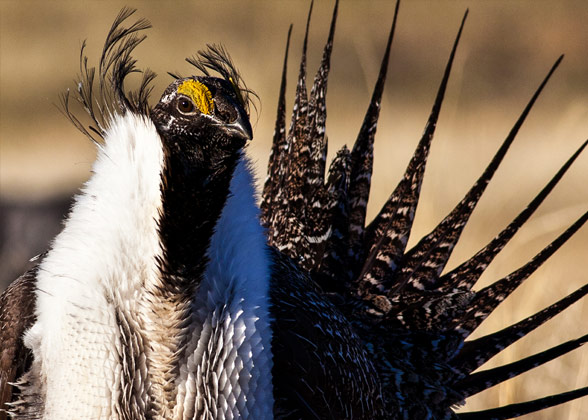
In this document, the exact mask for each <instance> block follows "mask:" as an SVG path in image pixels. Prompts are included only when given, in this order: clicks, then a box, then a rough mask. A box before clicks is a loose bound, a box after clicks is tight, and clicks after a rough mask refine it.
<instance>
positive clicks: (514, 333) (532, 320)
mask: <svg viewBox="0 0 588 420" xmlns="http://www.w3.org/2000/svg"><path fill="white" fill-rule="evenodd" d="M587 294H588V285H585V286H583V287H581V288H579V289H578V290H576V291H575V292H573V293H570V294H569V295H568V296H566V297H565V298H563V299H561V300H559V301H557V302H556V303H554V304H553V305H550V306H548V307H547V308H545V309H543V310H541V311H539V312H537V313H536V314H534V315H531V316H529V317H527V318H525V319H523V320H522V321H519V322H517V323H516V324H513V325H511V326H510V327H507V328H504V329H502V330H500V331H497V332H495V333H492V334H488V335H486V336H484V337H480V338H477V339H475V340H472V341H466V342H465V343H464V346H463V348H462V349H461V351H460V353H459V355H458V356H457V357H455V359H454V360H453V363H454V365H455V366H459V368H460V369H461V370H462V371H464V372H472V371H474V370H475V369H477V368H479V367H480V366H482V365H483V364H484V363H486V362H487V361H488V360H490V359H491V358H492V357H494V356H495V355H496V354H498V353H500V352H501V351H502V350H504V349H505V348H507V347H508V346H510V345H511V344H513V343H514V342H516V341H518V340H519V339H521V338H523V337H524V336H525V335H527V334H528V333H530V332H531V331H533V330H534V329H535V328H537V327H539V326H540V325H543V324H544V323H545V322H547V321H549V320H550V319H551V318H553V317H554V316H556V315H557V314H559V313H560V312H562V311H564V310H565V309H566V308H568V307H569V306H570V305H572V304H574V303H575V302H577V301H578V300H580V299H581V298H583V297H584V296H586V295H587Z"/></svg>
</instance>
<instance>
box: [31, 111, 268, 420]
mask: <svg viewBox="0 0 588 420" xmlns="http://www.w3.org/2000/svg"><path fill="white" fill-rule="evenodd" d="M163 159H164V158H163V149H162V144H161V139H160V137H159V135H158V133H157V131H156V129H155V127H154V126H153V124H152V122H151V121H150V120H149V119H147V118H144V117H141V116H136V115H133V114H132V113H127V115H126V116H124V117H120V116H117V117H114V119H113V121H112V123H111V126H110V128H109V129H108V132H107V135H106V136H105V143H104V145H102V146H100V147H99V150H98V157H97V160H96V163H95V164H94V167H93V172H94V174H93V176H92V177H91V179H90V180H89V181H88V182H87V183H86V185H85V187H84V189H83V190H82V192H81V194H80V195H79V196H78V197H77V198H76V201H75V204H74V206H73V209H72V212H71V214H70V215H69V217H68V219H67V221H66V224H65V228H64V230H63V231H62V232H61V234H60V235H58V236H57V237H56V239H55V241H54V243H53V246H52V249H51V250H50V251H49V253H48V254H47V255H46V256H45V258H44V260H43V262H42V264H41V266H40V270H39V275H38V286H39V290H38V291H37V311H36V315H37V321H36V323H35V324H34V325H33V327H32V328H31V329H30V330H29V331H28V333H27V335H26V345H27V346H28V347H29V348H31V349H32V351H33V353H34V356H35V361H34V363H35V365H36V366H37V367H38V371H39V372H41V377H42V380H41V382H42V383H45V384H46V389H45V390H43V391H44V392H46V404H45V408H44V410H45V412H44V415H43V418H44V419H57V418H59V419H62V418H77V419H103V418H109V419H110V418H118V417H119V410H120V407H118V406H117V404H118V402H119V397H120V395H121V392H124V389H125V387H128V386H134V387H135V385H132V384H127V383H125V381H128V380H129V378H128V377H125V372H124V369H125V368H124V366H123V365H124V362H123V359H124V357H125V354H124V353H125V351H126V352H128V349H125V348H124V345H123V343H121V330H120V326H119V323H120V320H119V319H117V317H120V316H121V314H122V316H123V317H124V318H125V322H126V323H130V324H132V325H134V326H135V327H136V328H139V329H140V331H141V333H140V336H141V337H140V340H141V341H144V344H145V347H144V348H143V349H142V350H141V351H144V354H142V355H141V356H140V357H139V358H138V359H137V360H140V361H141V363H146V364H147V365H148V366H151V368H150V369H149V371H148V373H147V370H148V369H147V366H136V367H135V369H136V370H135V380H137V379H140V380H141V381H142V384H141V385H142V386H139V387H135V389H136V390H135V392H136V394H135V398H136V401H135V404H137V405H138V406H146V405H148V401H149V398H150V397H149V396H148V391H147V390H148V389H152V392H155V394H154V398H156V399H157V398H160V397H161V398H163V397H162V396H161V395H159V394H157V392H158V389H159V388H158V386H159V385H161V384H163V385H164V384H165V380H161V378H160V377H159V376H161V374H162V371H160V370H161V369H162V368H165V364H166V363H177V364H178V366H179V367H180V369H179V374H178V376H177V378H176V381H175V386H176V389H177V394H176V405H175V407H174V410H173V418H175V419H188V418H193V416H194V414H195V413H203V412H207V413H208V414H207V415H210V413H217V414H216V415H215V417H214V418H216V419H225V418H243V419H245V418H251V419H261V420H263V419H266V418H271V417H272V413H273V404H274V400H273V393H272V376H271V370H272V353H271V328H270V317H269V276H270V274H269V273H270V262H269V256H268V254H267V252H268V250H267V246H266V241H265V234H264V231H263V229H262V227H261V225H260V222H259V208H258V206H257V204H256V195H255V188H254V181H253V176H252V170H251V167H250V164H249V161H248V160H247V158H246V157H245V156H244V155H243V156H241V158H240V160H239V163H238V165H237V167H236V170H235V176H234V177H233V179H232V181H231V185H230V195H229V197H228V199H227V202H226V205H225V207H224V209H223V212H222V214H221V216H220V218H219V220H218V222H217V225H216V227H215V233H214V235H213V237H212V238H211V244H210V248H209V251H208V257H209V258H210V261H211V263H210V264H209V265H208V267H207V269H206V272H205V275H204V279H203V281H202V284H201V285H200V287H199V289H198V291H197V294H196V296H195V300H194V304H193V307H194V308H196V312H195V314H194V315H193V317H192V320H191V321H192V322H191V326H190V329H191V330H192V332H191V335H190V338H191V339H190V341H189V343H188V345H187V346H186V350H185V352H184V357H179V358H178V359H175V357H172V356H169V355H167V354H166V352H162V351H159V352H158V351H157V349H158V348H159V349H160V350H163V349H164V347H165V344H166V343H165V342H159V341H161V340H163V339H165V334H167V335H169V337H168V339H169V340H171V341H173V340H174V339H176V335H177V334H175V333H176V332H175V331H173V330H169V331H167V330H166V331H165V332H164V331H160V330H161V328H160V327H161V325H160V324H159V323H158V322H157V320H156V319H155V318H154V317H158V316H159V314H158V313H157V309H158V308H155V307H153V305H154V304H156V302H153V301H152V300H151V298H152V296H151V295H150V293H149V291H152V290H153V289H155V288H157V285H158V284H159V283H160V281H161V279H160V272H159V268H158V265H157V258H160V257H161V255H162V250H161V245H160V238H159V236H158V221H159V218H160V214H161V206H162V201H161V192H160V185H161V171H162V168H163ZM117 311H118V312H117ZM170 321H173V320H170ZM158 340H159V341H158ZM162 357H163V359H162ZM161 363H163V364H161ZM137 375H138V376H139V378H137ZM43 378H49V380H47V381H46V380H44V379H43ZM163 385H162V386H163ZM211 405H215V407H213V406H211ZM163 409H164V408H163ZM171 415H172V413H167V414H165V415H164V416H165V417H166V418H167V417H168V416H171Z"/></svg>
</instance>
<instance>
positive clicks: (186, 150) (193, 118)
mask: <svg viewBox="0 0 588 420" xmlns="http://www.w3.org/2000/svg"><path fill="white" fill-rule="evenodd" d="M186 84H187V85H189V86H196V87H200V88H201V89H202V92H205V93H206V94H208V93H210V97H209V98H208V99H209V100H210V103H209V104H212V107H211V108H209V109H208V108H205V107H204V105H202V104H200V105H198V104H197V103H195V102H197V101H195V100H193V99H198V97H197V95H193V96H195V97H190V95H189V94H187V93H184V91H183V90H182V86H185V85H186ZM203 96H205V95H204V94H203ZM199 106H200V107H202V108H200V107H199ZM151 119H152V120H153V122H154V124H155V127H156V128H157V131H158V132H159V134H160V136H161V139H162V143H163V148H164V156H165V162H164V168H163V171H162V194H163V196H162V198H163V204H162V207H163V212H164V213H163V214H162V219H161V223H160V235H161V237H162V241H163V245H164V249H166V258H165V265H166V266H165V267H164V270H163V271H164V272H168V273H173V276H170V282H171V283H173V282H174V281H188V282H191V281H196V280H198V279H199V277H200V275H201V274H202V269H203V267H204V263H203V261H204V258H205V250H206V248H207V247H208V241H209V239H210V237H211V235H212V229H213V227H214V225H215V223H216V220H217V219H218V217H219V216H220V212H221V209H222V206H223V205H224V202H225V200H226V197H227V195H228V191H229V182H230V180H231V177H232V175H233V171H234V168H235V165H236V162H237V160H238V158H239V156H240V152H241V149H242V148H243V146H244V145H245V143H246V141H247V139H248V138H251V125H250V124H249V120H248V118H247V114H246V111H245V110H244V108H243V107H242V106H241V103H240V101H239V98H238V96H237V94H236V93H235V91H234V89H233V87H232V85H231V84H230V83H229V82H227V81H225V80H223V79H219V78H215V77H190V78H184V79H179V80H176V81H174V82H173V83H172V84H171V85H170V86H169V87H168V88H167V89H166V90H165V92H164V93H163V95H162V98H161V100H160V101H159V103H158V104H157V105H156V106H155V107H154V108H153V110H152V112H151ZM199 255H202V258H197V257H196V256H199ZM195 261H196V262H199V263H198V264H195V263H194V262H195Z"/></svg>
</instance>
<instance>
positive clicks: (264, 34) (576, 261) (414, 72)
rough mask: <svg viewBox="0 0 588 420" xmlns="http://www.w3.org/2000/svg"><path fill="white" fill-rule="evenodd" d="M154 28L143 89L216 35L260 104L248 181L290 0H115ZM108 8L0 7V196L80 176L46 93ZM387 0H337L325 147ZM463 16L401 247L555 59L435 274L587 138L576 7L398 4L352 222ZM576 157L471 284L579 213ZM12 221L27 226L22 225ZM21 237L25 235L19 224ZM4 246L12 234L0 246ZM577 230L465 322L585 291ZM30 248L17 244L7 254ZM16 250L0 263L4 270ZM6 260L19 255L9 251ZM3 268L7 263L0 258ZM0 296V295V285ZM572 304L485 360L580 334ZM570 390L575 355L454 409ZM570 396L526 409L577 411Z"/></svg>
mask: <svg viewBox="0 0 588 420" xmlns="http://www.w3.org/2000/svg"><path fill="white" fill-rule="evenodd" d="M125 4H126V5H129V6H132V7H137V8H139V14H138V16H141V17H146V18H147V19H149V20H150V21H151V22H152V23H153V26H154V28H153V29H152V30H150V31H149V38H148V39H147V40H146V41H145V43H144V44H143V45H142V46H140V47H139V48H138V50H137V51H136V54H135V55H136V58H138V59H139V66H149V67H150V68H151V69H153V70H154V71H155V72H157V73H158V74H159V75H160V76H159V77H158V79H157V81H156V88H155V90H154V98H153V99H154V100H156V99H157V97H158V96H159V94H160V93H161V91H162V90H163V89H164V88H165V86H166V85H167V84H168V83H169V82H170V80H171V79H170V78H169V77H168V76H167V75H166V72H167V71H172V72H175V71H177V72H180V73H182V74H188V73H190V72H191V69H190V67H189V65H188V64H186V63H184V62H183V59H184V58H185V57H186V56H188V55H191V54H193V53H194V52H196V51H197V50H198V49H201V48H203V47H204V45H205V44H206V43H207V42H208V43H211V42H215V43H223V44H224V45H225V46H226V47H227V48H228V49H229V51H230V52H231V54H232V56H233V59H234V61H235V62H236V63H237V64H238V67H239V69H240V71H241V73H242V74H243V77H244V78H245V80H246V81H247V83H248V85H249V86H250V87H251V88H253V89H254V90H255V91H256V92H257V93H258V94H259V96H260V98H261V109H260V112H259V115H258V117H256V116H253V121H252V122H253V123H254V130H255V140H254V142H253V143H252V145H251V148H250V151H251V153H252V154H253V156H254V157H255V159H256V160H257V161H258V162H259V168H260V169H259V172H260V175H262V176H263V175H264V168H265V165H266V162H267V155H268V152H269V139H270V138H271V132H272V129H273V119H274V117H275V106H276V99H277V91H278V87H279V77H280V68H281V65H282V57H283V47H284V43H285V36H286V31H287V27H288V25H289V24H290V23H293V24H294V32H293V50H292V54H291V60H290V66H289V67H290V79H289V80H290V84H289V92H290V96H289V98H290V100H289V103H291V102H292V100H291V98H292V94H293V86H294V80H295V79H294V78H295V74H296V71H297V65H298V63H297V60H298V58H299V51H300V45H301V40H302V36H303V30H304V23H305V15H306V12H307V9H308V1H283V2H277V1H276V2H274V1H271V2H270V1H215V2H212V1H210V2H204V1H190V2H166V1H159V2H155V1H152V2H146V1H143V2H142V1H127V2H125ZM121 6H122V3H119V2H112V1H101V2H98V1H95V2H74V1H52V2H44V1H19V0H0V19H1V20H0V76H1V78H0V200H1V201H2V202H3V203H14V202H17V203H22V202H25V203H30V202H32V203H35V202H37V201H39V200H47V199H51V198H52V197H55V196H56V195H57V196H59V195H64V194H65V195H68V194H71V192H72V191H73V190H74V189H75V188H77V187H78V186H79V185H80V184H81V183H82V182H83V181H84V180H85V179H87V177H88V176H89V169H90V165H91V162H92V160H93V157H94V150H93V146H92V144H91V143H90V142H89V141H87V140H86V139H85V138H84V137H83V136H81V134H80V133H78V132H77V131H76V130H75V129H74V128H73V127H72V126H71V125H70V124H69V122H68V121H67V120H66V119H65V118H64V117H63V116H62V115H61V114H60V112H59V110H58V109H57V108H56V106H55V104H58V102H59V100H58V95H59V94H60V93H61V92H63V91H64V90H65V89H66V88H68V87H73V86H74V84H73V79H74V78H75V76H76V74H77V72H78V52H79V48H80V45H81V42H82V40H83V39H85V38H87V39H88V42H89V48H88V53H89V56H90V57H91V58H96V59H97V57H98V55H99V52H100V49H101V47H102V42H103V40H104V38H105V35H106V33H107V31H108V28H109V26H110V24H111V22H112V20H113V19H114V16H115V15H116V13H117V12H118V10H119V9H120V7H121ZM393 6H394V5H393V3H392V2H391V1H390V2H389V1H357V2H351V1H343V2H342V4H341V8H340V14H339V22H338V25H337V35H336V40H335V48H334V52H333V63H332V64H333V66H332V67H333V70H332V75H331V78H330V83H329V95H328V110H329V120H328V125H327V134H328V136H329V139H330V145H329V146H330V155H332V153H333V152H334V151H335V150H336V149H337V148H339V147H340V146H341V145H342V144H344V143H347V144H350V143H352V141H353V139H354V136H355V134H356V133H357V130H358V128H359V125H360V124H361V120H362V118H363V112H364V110H365V108H366V106H367V102H368V100H369V97H370V94H371V89H372V86H373V83H374V80H375V77H376V74H377V70H378V66H379V62H380V56H381V54H382V50H383V47H384V43H385V40H386V37H387V31H388V28H389V25H390V23H391V19H392V14H393ZM331 7H332V2H324V1H319V2H317V4H315V13H314V17H313V22H312V26H311V34H310V35H311V38H310V39H311V44H310V51H309V54H310V56H309V69H310V70H311V72H312V71H314V69H316V67H317V65H318V61H319V60H320V56H321V50H322V45H323V42H324V40H325V38H326V33H327V30H328V22H329V18H330V13H331ZM467 7H469V8H470V17H469V20H468V23H467V24H466V29H465V32H464V35H463V38H462V43H461V46H460V49H459V52H458V55H457V58H456V63H455V66H454V71H453V75H452V79H451V82H450V84H449V90H448V94H447V96H446V102H445V104H444V108H443V111H442V113H441V118H440V122H439V125H438V130H437V134H436V137H435V141H434V143H433V146H432V150H431V157H430V163H429V166H428V169H427V174H426V179H425V182H424V185H423V190H422V198H421V206H420V207H419V209H418V212H417V218H416V223H415V228H414V234H413V237H412V238H411V243H414V242H415V240H416V239H418V238H419V237H420V236H422V235H423V234H425V233H427V232H428V231H429V230H430V229H432V227H433V226H434V225H435V224H436V223H437V222H438V221H439V220H440V219H441V218H442V217H443V216H444V215H445V214H446V213H447V212H448V211H450V210H451V208H452V207H453V206H454V205H455V203H456V202H457V201H458V200H459V199H460V198H461V197H462V195H463V194H464V193H465V191H466V190H467V188H468V187H469V186H470V185H471V183H472V182H473V181H474V180H475V178H476V177H477V176H478V175H479V173H480V172H481V171H482V170H483V168H484V167H485V165H486V164H487V162H488V161H489V159H490V157H491V154H492V153H493V152H494V151H495V150H496V148H497V147H498V146H499V144H500V141H501V140H502V139H503V138H504V137H505V135H506V134H507V133H508V131H509V130H510V127H511V125H512V123H513V122H514V120H515V119H516V117H517V115H518V113H519V112H520V110H522V108H523V107H524V105H525V104H526V102H527V100H528V98H529V97H530V96H531V94H532V92H533V90H534V89H535V87H536V86H537V85H538V83H539V82H540V80H541V79H542V77H543V76H544V74H545V73H546V72H547V70H548V69H549V67H550V66H551V64H552V63H553V62H554V61H555V59H556V58H557V56H558V55H559V54H561V53H565V54H566V58H565V59H564V62H563V64H562V66H561V67H560V69H559V70H558V71H557V73H556V74H555V75H554V77H553V79H552V81H551V82H550V83H549V85H548V86H547V88H546V90H545V92H544V94H543V95H542V97H541V98H540V100H539V101H538V103H537V105H536V107H535V109H534V110H533V112H532V113H531V116H530V117H529V119H528V122H527V123H526V124H525V126H524V127H523V129H522V131H521V133H520V135H519V138H518V139H517V141H516V142H515V144H514V145H513V146H512V148H511V151H510V154H509V155H508V156H507V158H506V159H505V161H504V163H503V166H502V167H501V168H500V170H499V172H498V173H497V175H496V177H495V179H494V181H493V182H492V184H491V185H490V187H489V188H488V191H487V194H486V196H485V197H484V198H483V199H482V200H481V202H480V205H479V207H478V209H477V210H476V212H475V213H474V215H473V217H472V219H471V222H470V224H469V225H468V227H467V228H466V230H465V232H464V235H463V239H462V242H461V243H460V245H459V246H458V247H457V248H456V250H455V253H454V256H453V258H452V260H451V261H450V268H451V267H453V266H455V265H456V264H458V263H459V262H461V261H462V260H463V259H465V258H466V257H468V256H469V255H471V254H472V253H473V252H475V251H476V250H477V249H479V248H480V247H481V246H482V245H484V244H485V243H486V242H487V241H488V240H490V239H491V238H492V237H493V236H494V235H495V234H496V233H497V232H499V230H500V229H501V228H502V227H504V226H505V224H506V223H507V222H508V221H510V220H511V219H512V218H513V217H514V216H516V214H517V213H518V212H519V211H520V210H521V209H522V208H523V207H524V206H525V205H526V203H527V202H528V201H529V200H530V199H531V198H532V197H533V196H534V194H535V193H536V192H537V191H538V190H539V189H540V188H541V187H542V186H543V185H544V184H545V183H546V182H547V181H548V179H549V178H550V176H551V175H552V174H553V173H554V172H555V171H556V170H557V169H558V168H559V166H560V165H561V164H562V163H563V161H564V160H565V159H566V158H567V157H568V156H569V155H570V154H571V153H573V151H574V150H575V149H576V148H577V147H578V146H579V145H580V144H581V142H582V141H583V140H584V139H586V138H587V137H588V2H585V1H582V0H579V1H558V2H552V1H532V0H529V1H429V2H425V1H405V2H404V4H403V5H402V7H401V12H400V17H399V23H398V27H397V33H396V39H395V41H394V45H393V47H392V58H391V65H390V70H389V73H390V76H389V78H388V83H387V90H386V93H385V96H384V99H383V110H382V117H381V118H382V122H381V123H380V126H379V130H378V136H377V142H376V163H375V176H374V181H373V182H374V188H373V190H372V198H371V200H372V201H371V205H370V215H372V216H373V215H374V214H375V212H376V211H377V210H378V209H379V207H380V206H381V205H382V203H383V202H384V200H385V198H386V196H387V194H388V193H389V192H390V191H391V190H392V188H393V187H394V186H395V185H396V182H397V181H398V179H399V177H400V176H401V174H402V171H403V170H404V168H405V165H406V163H407V162H408V159H409V158H410V156H411V154H412V151H413V149H414V147H415V145H416V142H417V141H418V139H419V136H420V134H421V132H422V129H423V127H424V123H425V120H426V117H427V114H428V112H429V110H430V107H431V105H432V101H433V98H434V95H435V91H436V89H437V84H438V82H439V80H440V79H441V72H442V69H443V66H444V65H445V62H446V58H447V56H448V53H449V49H450V46H451V43H452V41H453V38H454V36H455V33H456V31H457V28H458V25H459V21H460V19H461V16H462V14H463V12H464V10H465V9H466V8H467ZM587 181H588V153H584V155H583V156H581V157H580V158H579V159H578V161H577V162H576V164H575V165H574V167H573V168H572V169H571V170H570V171H569V173H568V174H567V175H566V177H565V179H564V180H563V181H562V182H561V184H560V185H559V186H558V187H557V189H556V190H555V191H554V193H553V194H552V197H550V198H549V199H548V200H547V201H546V202H545V203H544V205H542V207H541V208H540V209H539V210H538V212H537V214H536V215H535V216H533V218H532V219H531V221H530V222H529V223H528V224H527V226H526V227H525V228H524V229H522V230H521V232H520V233H519V234H518V235H517V236H516V237H515V239H514V240H513V241H512V243H511V244H510V245H509V246H508V247H507V248H506V249H505V251H504V252H503V255H501V257H500V258H498V259H497V260H496V261H495V263H493V264H492V265H491V266H490V267H489V269H488V270H487V273H486V274H485V275H484V277H483V278H482V284H481V285H485V284H487V283H488V282H490V281H493V280H495V279H497V278H500V277H501V276H503V275H505V274H508V273H509V272H510V271H512V270H513V269H515V268H517V267H519V266H520V265H521V264H523V263H524V262H526V261H527V260H528V259H529V258H530V257H532V256H533V255H534V254H535V253H536V252H538V251H539V250H540V249H541V248H542V247H543V246H545V245H546V244H547V243H548V242H549V241H550V240H552V239H553V238H554V237H555V236H556V235H557V234H558V233H560V232H561V231H562V230H563V229H565V227H566V226H567V225H569V224H571V223H572V222H573V221H574V220H575V219H576V218H577V217H579V216H580V215H581V214H582V213H583V212H584V211H586V209H587V208H588V188H587V187H586V183H587ZM24 220H25V221H24V222H22V223H23V225H25V226H26V225H27V223H26V218H25V219H24ZM33 236H34V235H33ZM0 245H2V246H3V247H4V248H7V249H8V248H12V249H14V247H15V244H14V243H12V242H11V243H9V244H6V243H4V244H0ZM587 254H588V228H586V227H584V229H583V230H581V231H580V232H579V233H578V234H576V236H575V237H573V238H572V239H571V240H570V241H569V242H568V243H567V244H566V245H564V247H563V248H562V250H561V251H560V252H558V253H557V254H556V255H555V256H554V257H553V258H552V259H551V260H550V261H548V262H547V263H546V264H545V265H544V267H542V268H541V269H540V270H538V272H537V273H536V274H535V275H534V276H532V277H531V278H530V279H529V280H528V281H527V283H526V284H525V285H524V286H523V287H521V288H520V289H519V290H518V291H517V292H516V293H515V294H514V297H513V299H512V300H511V301H508V302H506V303H505V304H503V305H502V306H501V308H500V310H499V311H497V313H496V314H494V315H493V316H492V317H491V318H490V319H489V322H488V323H487V324H488V325H485V328H484V329H483V331H482V333H484V332H485V333H487V332H489V331H493V330H496V329H498V328H500V327H501V326H503V325H505V324H507V323H512V322H514V321H517V320H519V319H521V318H523V317H524V316H526V315H529V314H531V313H533V312H535V311H537V310H539V309H541V308H543V307H544V306H547V305H548V304H550V303H552V302H553V301H555V300H556V299H558V298H560V297H562V296H564V295H565V294H567V293H569V292H571V291H573V290H575V289H576V288H577V287H579V286H581V285H582V284H585V283H586V281H587V275H586V266H587V264H586V257H587ZM31 256H32V255H24V256H21V257H19V258H23V261H24V260H26V259H27V258H29V257H31ZM15 259H17V258H16V257H14V258H12V257H11V259H10V262H9V263H10V264H13V263H15V261H14V260H15ZM18 263H19V264H20V262H18ZM3 264H7V263H6V262H3ZM0 290H1V289H0ZM587 318H588V301H587V300H586V299H583V301H581V302H579V303H577V304H576V305H574V306H573V307H572V308H571V309H570V310H568V311H567V313H566V314H564V315H562V316H559V317H558V318H556V319H555V320H554V321H552V322H551V323H550V324H549V325H547V326H545V327H542V328H540V329H539V330H538V331H537V333H535V334H532V336H531V337H529V338H526V339H523V340H521V341H520V342H519V343H517V345H516V346H515V347H514V349H512V350H511V351H508V352H504V354H501V355H500V356H499V357H497V361H496V362H497V363H505V362H509V361H513V360H515V359H517V358H520V357H522V356H524V355H528V354H532V353H534V352H536V351H539V350H541V349H544V348H547V347H548V346H551V345H555V344H557V343H560V342H562V341H563V340H566V339H571V338H574V337H576V336H579V335H581V334H585V333H586V327H585V325H586V320H587ZM586 385H588V350H587V349H586V348H584V349H580V350H577V351H575V352H574V353H572V354H571V355H569V356H566V357H565V358H562V359H561V360H560V361H557V362H552V363H550V364H548V365H547V366H546V367H543V368H540V369H537V370H536V371H534V372H532V373H529V374H526V375H524V376H523V377H522V378H517V379H514V380H511V381H509V382H507V383H506V384H505V385H502V386H500V387H495V388H493V389H492V390H490V391H489V392H486V393H483V394H481V395H480V396H479V397H476V398H475V399H472V400H471V401H470V403H469V404H468V407H467V408H468V409H472V410H473V409H480V408H482V407H484V406H490V405H496V404H501V405H503V404H508V403H511V402H516V401H522V400H527V399H532V398H537V397H540V396H543V395H546V394H549V393H553V392H558V391H563V390H568V389H572V388H575V387H579V386H586ZM587 400H588V399H587V398H584V399H583V400H581V401H577V402H574V403H571V404H566V405H565V406H563V407H561V408H556V409H552V410H548V411H546V412H544V413H543V414H541V415H532V416H528V417H527V418H533V419H553V418H558V419H582V418H588V401H587Z"/></svg>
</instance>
